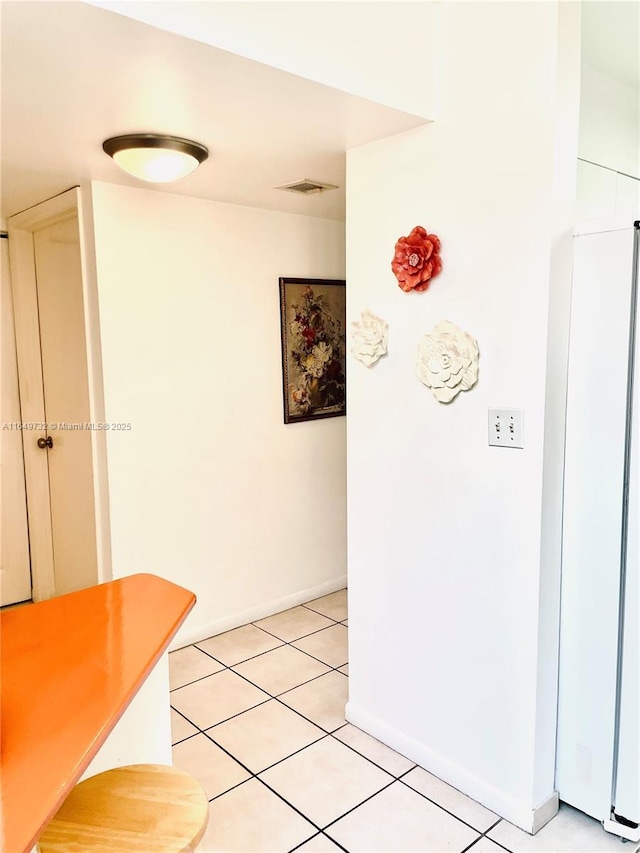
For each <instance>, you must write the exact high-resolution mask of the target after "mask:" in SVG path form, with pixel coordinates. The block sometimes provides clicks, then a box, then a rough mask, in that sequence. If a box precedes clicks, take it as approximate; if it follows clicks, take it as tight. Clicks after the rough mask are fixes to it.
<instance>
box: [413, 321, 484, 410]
mask: <svg viewBox="0 0 640 853" xmlns="http://www.w3.org/2000/svg"><path fill="white" fill-rule="evenodd" d="M478 355H479V352H478V342H477V341H476V339H475V338H473V337H472V336H471V335H470V334H469V333H468V332H465V331H463V330H462V329H459V328H458V327H457V326H456V325H454V324H453V323H450V322H449V321H448V320H442V321H441V322H440V323H438V325H437V326H436V327H435V328H434V329H433V330H432V331H431V332H430V333H429V334H428V335H425V336H424V338H422V340H421V341H420V343H419V345H418V364H417V365H416V370H417V373H418V377H419V379H420V381H421V382H424V384H425V385H426V386H427V387H428V388H431V391H432V392H433V395H434V397H435V398H436V400H438V401H439V402H440V403H450V402H451V401H452V400H453V398H454V397H455V396H456V395H457V394H458V393H459V392H460V391H468V390H469V389H470V388H473V386H474V385H475V384H476V382H477V380H478Z"/></svg>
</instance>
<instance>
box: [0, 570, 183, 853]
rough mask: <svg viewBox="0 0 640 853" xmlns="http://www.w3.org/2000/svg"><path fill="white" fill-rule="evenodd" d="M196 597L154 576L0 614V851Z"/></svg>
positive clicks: (35, 815) (62, 788)
mask: <svg viewBox="0 0 640 853" xmlns="http://www.w3.org/2000/svg"><path fill="white" fill-rule="evenodd" d="M194 604H195V596H194V595H193V593H191V592H189V591H188V590H186V589H183V588H182V587H180V586H176V585H175V584H172V583H169V581H166V580H162V579H161V578H158V577H155V576H154V575H143V574H140V575H131V576H130V577H126V578H122V579H121V580H117V581H111V582H110V583H105V584H100V585H98V586H94V587H91V588H89V589H84V590H81V591H80V592H72V593H70V594H69V595H63V596H60V597H59V598H52V599H50V600H49V601H43V602H40V603H38V604H31V605H26V606H24V607H18V608H15V609H12V610H8V611H5V612H3V613H2V614H0V647H1V657H0V667H1V669H0V690H1V692H0V703H1V704H0V712H1V716H0V807H1V809H2V811H1V815H0V817H1V820H0V824H1V826H0V850H2V851H3V853H22V851H29V850H31V848H32V847H33V845H34V844H35V841H36V839H37V837H38V835H39V834H40V832H41V831H42V829H43V828H44V827H45V825H46V824H47V822H48V821H49V820H50V819H51V817H53V815H54V814H55V812H56V811H57V810H58V808H59V807H60V804H61V803H62V801H63V800H64V799H65V797H66V795H67V794H68V792H69V791H70V789H71V788H72V787H73V785H74V784H75V783H76V781H77V780H78V779H79V778H80V776H81V775H82V773H83V772H84V770H85V769H86V768H87V766H88V765H89V763H90V761H91V759H92V758H93V757H94V755H95V754H96V752H97V751H98V749H99V748H100V746H102V744H103V743H104V741H105V740H106V738H107V735H108V734H109V732H110V731H111V730H112V729H113V727H114V726H115V724H116V723H117V722H118V720H119V719H120V717H121V716H122V714H123V712H124V710H125V709H126V707H127V706H128V705H129V703H130V702H131V700H132V699H133V697H134V696H135V694H136V693H137V691H138V690H139V688H140V687H141V686H142V684H143V682H144V680H145V679H146V677H147V676H148V675H149V673H150V672H151V670H152V668H153V667H154V665H155V664H156V663H157V661H158V659H159V658H160V656H161V655H162V653H163V652H164V651H165V650H166V648H167V646H168V645H169V642H170V641H171V638H172V637H173V636H174V634H175V633H176V631H177V630H178V628H179V627H180V625H181V624H182V622H183V621H184V619H185V617H186V616H187V614H188V613H189V611H190V610H191V608H192V607H193V605H194Z"/></svg>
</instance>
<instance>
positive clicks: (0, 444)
mask: <svg viewBox="0 0 640 853" xmlns="http://www.w3.org/2000/svg"><path fill="white" fill-rule="evenodd" d="M0 253H1V257H0V263H1V264H2V268H1V274H0V281H1V284H2V303H1V304H2V308H1V311H0V317H1V318H2V325H1V327H0V367H1V371H2V373H1V381H2V397H1V398H0V513H1V515H0V537H1V544H0V592H1V598H0V604H2V605H5V604H13V603H15V602H17V601H26V600H27V599H29V598H31V569H30V563H29V533H28V530H27V499H26V492H25V482H24V453H23V449H22V433H21V432H20V431H19V430H17V429H12V428H11V425H12V424H19V423H20V422H21V420H22V418H21V416H20V395H19V392H18V365H17V362H16V336H15V326H14V321H13V300H12V296H11V271H10V269H9V241H8V240H5V239H2V240H0ZM5 425H6V427H7V428H6V429H5V428H4V427H5Z"/></svg>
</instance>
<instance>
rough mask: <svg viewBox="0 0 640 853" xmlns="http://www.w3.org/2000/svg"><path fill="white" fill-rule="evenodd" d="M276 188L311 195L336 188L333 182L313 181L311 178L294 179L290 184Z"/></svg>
mask: <svg viewBox="0 0 640 853" xmlns="http://www.w3.org/2000/svg"><path fill="white" fill-rule="evenodd" d="M276 189H277V190H286V191H287V192H290V193H300V194H301V195H313V194H314V193H323V192H325V190H337V189H338V187H337V186H336V185H335V184H325V183H324V182H323V181H314V180H313V179H312V178H303V179H302V180H301V181H294V182H293V183H292V184H283V185H282V186H280V187H276Z"/></svg>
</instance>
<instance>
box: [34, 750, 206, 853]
mask: <svg viewBox="0 0 640 853" xmlns="http://www.w3.org/2000/svg"><path fill="white" fill-rule="evenodd" d="M208 817H209V803H208V802H207V796H206V794H205V792H204V791H203V790H202V786H201V785H200V783H199V782H197V781H196V780H195V779H194V778H193V777H192V776H190V775H189V774H188V773H185V772H184V771H183V770H177V769H176V768H175V767H167V766H165V765H162V764H134V765H131V766H130V767H117V768H115V769H114V770H107V771H106V772H105V773H99V774H98V775H97V776H92V777H91V778H89V779H85V781H84V782H80V784H79V785H76V787H75V788H74V789H73V790H72V791H71V793H70V794H69V796H68V797H67V799H66V800H65V801H64V803H63V804H62V806H61V807H60V808H59V809H58V811H57V813H56V815H55V817H53V818H52V820H51V821H50V823H49V824H47V827H46V829H45V830H44V832H43V833H42V835H41V836H40V838H39V840H38V849H39V850H40V851H41V853H72V851H77V853H97V852H98V851H100V853H181V851H185V853H191V851H193V850H195V849H196V846H197V844H198V843H199V842H200V840H201V839H202V837H203V835H204V832H205V829H206V828H207V820H208Z"/></svg>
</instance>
